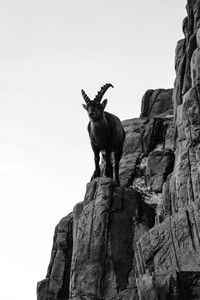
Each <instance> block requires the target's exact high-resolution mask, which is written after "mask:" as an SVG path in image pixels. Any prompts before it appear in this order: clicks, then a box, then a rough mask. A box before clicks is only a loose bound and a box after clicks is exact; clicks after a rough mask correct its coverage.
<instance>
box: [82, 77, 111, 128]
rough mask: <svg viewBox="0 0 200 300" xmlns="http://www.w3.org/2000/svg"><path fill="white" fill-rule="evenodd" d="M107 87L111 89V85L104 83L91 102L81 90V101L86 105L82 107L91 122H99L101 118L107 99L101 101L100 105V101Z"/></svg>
mask: <svg viewBox="0 0 200 300" xmlns="http://www.w3.org/2000/svg"><path fill="white" fill-rule="evenodd" d="M109 87H113V85H112V84H111V83H106V84H105V85H103V86H102V87H101V89H100V91H99V92H98V93H97V95H96V96H95V97H94V99H93V100H90V98H89V97H88V96H87V94H86V93H85V92H84V90H81V93H82V96H83V99H84V100H85V103H86V105H85V104H83V107H84V109H86V110H87V112H88V115H89V118H90V120H91V121H93V122H95V121H99V120H101V118H102V116H103V111H104V109H105V107H106V104H107V99H105V100H103V101H102V103H101V100H102V98H103V96H104V94H105V92H106V91H107V89H108V88H109Z"/></svg>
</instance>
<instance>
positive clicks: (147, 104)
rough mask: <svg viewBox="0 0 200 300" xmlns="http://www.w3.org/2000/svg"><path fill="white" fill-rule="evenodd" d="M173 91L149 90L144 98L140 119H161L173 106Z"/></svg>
mask: <svg viewBox="0 0 200 300" xmlns="http://www.w3.org/2000/svg"><path fill="white" fill-rule="evenodd" d="M172 93H173V89H168V90H165V89H157V90H148V91H146V93H145V94H144V96H143V98H142V108H141V115H140V117H141V118H142V117H151V118H153V117H159V115H160V114H163V113H165V112H167V111H169V110H172V109H173V105H172Z"/></svg>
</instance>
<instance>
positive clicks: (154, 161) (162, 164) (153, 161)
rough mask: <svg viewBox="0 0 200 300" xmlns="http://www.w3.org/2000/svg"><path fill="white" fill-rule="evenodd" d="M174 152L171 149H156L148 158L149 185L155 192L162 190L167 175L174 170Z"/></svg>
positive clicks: (147, 173) (147, 174)
mask: <svg viewBox="0 0 200 300" xmlns="http://www.w3.org/2000/svg"><path fill="white" fill-rule="evenodd" d="M173 167H174V152H173V151H172V150H170V149H164V150H156V151H153V152H151V153H150V155H149V156H148V159H147V169H146V176H147V178H148V185H149V186H150V187H151V188H152V190H153V191H154V192H158V193H159V192H162V186H163V183H164V181H165V180H166V178H167V176H168V175H169V174H170V173H171V172H172V171H173Z"/></svg>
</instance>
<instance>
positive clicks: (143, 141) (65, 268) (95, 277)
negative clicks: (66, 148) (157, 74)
mask: <svg viewBox="0 0 200 300" xmlns="http://www.w3.org/2000/svg"><path fill="white" fill-rule="evenodd" d="M186 9H187V14H188V16H187V17H186V18H185V19H184V22H183V32H184V35H185V38H184V39H182V40H181V41H179V42H178V44H177V47H176V56H175V70H176V79H175V84H174V90H173V96H172V90H171V89H169V90H164V89H157V90H148V91H147V92H146V93H145V95H144V97H143V102H142V112H141V118H138V119H130V120H125V121H123V126H124V129H125V131H126V140H125V143H124V152H123V156H122V159H121V162H120V183H121V187H116V185H115V184H114V182H113V181H112V180H111V179H109V178H105V177H102V178H97V179H95V180H93V181H92V182H90V183H89V184H88V185H87V190H86V195H85V199H84V202H82V203H79V204H77V205H76V207H75V209H74V212H73V214H72V215H73V230H72V215H69V216H68V217H66V218H64V219H62V220H61V222H60V223H59V225H58V226H57V227H56V231H55V236H54V243H53V249H52V255H51V261H50V264H49V268H48V272H47V276H46V279H44V280H42V281H41V282H39V283H38V290H37V292H38V300H64V299H65V300H67V299H70V300H132V299H134V300H139V299H140V300H151V299H154V300H159V299H162V300H164V299H166V300H172V299H173V300H175V299H176V300H179V299H180V300H190V299H200V264H199V257H200V69H199V65H200V50H199V49H200V29H199V28H200V0H188V1H187V6H186ZM172 97H173V107H172V100H171V98H172ZM147 185H149V186H147ZM133 187H134V188H133ZM161 191H162V193H161ZM153 208H154V209H153ZM155 214H156V216H155ZM154 220H156V223H155V224H154ZM72 231H73V254H72ZM69 290H70V291H69Z"/></svg>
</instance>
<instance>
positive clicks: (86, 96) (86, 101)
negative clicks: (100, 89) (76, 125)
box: [81, 90, 91, 104]
mask: <svg viewBox="0 0 200 300" xmlns="http://www.w3.org/2000/svg"><path fill="white" fill-rule="evenodd" d="M81 93H82V96H83V99H84V100H85V103H86V104H88V103H90V101H91V100H90V98H89V97H88V95H87V94H86V93H85V92H84V90H81Z"/></svg>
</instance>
